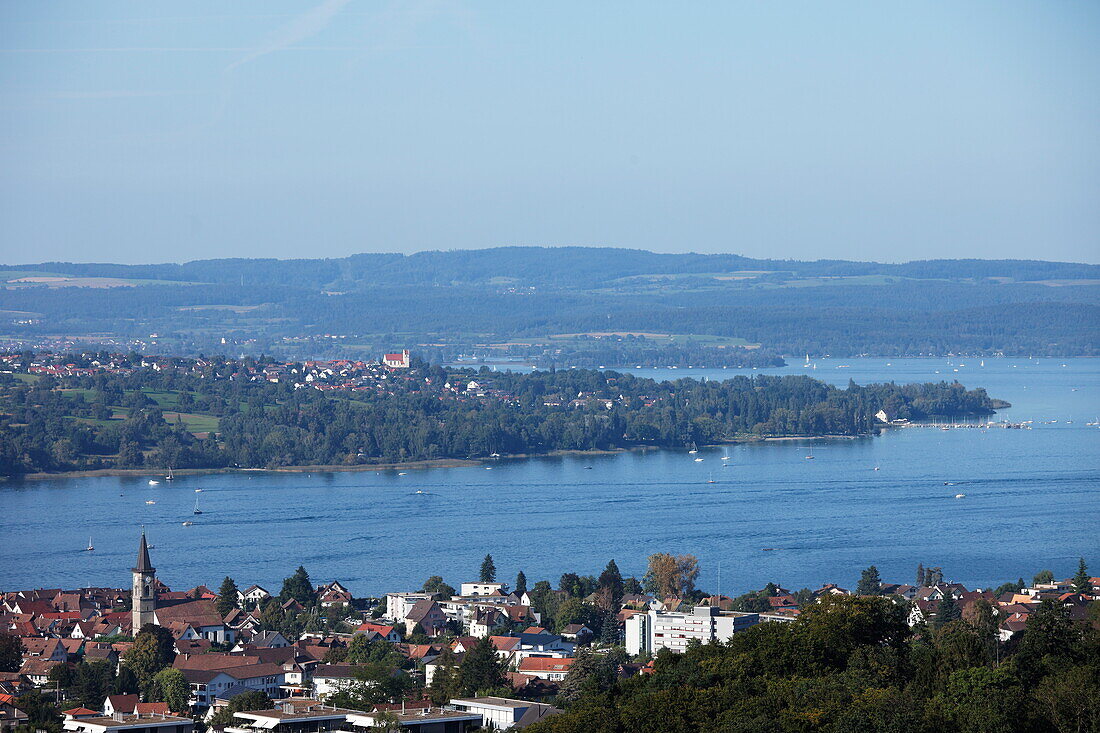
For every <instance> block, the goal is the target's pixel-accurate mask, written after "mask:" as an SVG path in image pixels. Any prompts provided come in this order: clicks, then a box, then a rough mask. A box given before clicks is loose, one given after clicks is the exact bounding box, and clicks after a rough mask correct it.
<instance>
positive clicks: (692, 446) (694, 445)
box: [688, 440, 699, 453]
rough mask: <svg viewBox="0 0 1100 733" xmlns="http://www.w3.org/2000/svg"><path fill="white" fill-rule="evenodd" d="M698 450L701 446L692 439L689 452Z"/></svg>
mask: <svg viewBox="0 0 1100 733" xmlns="http://www.w3.org/2000/svg"><path fill="white" fill-rule="evenodd" d="M698 452H699V446H698V445H696V444H695V441H694V440H693V441H691V450H689V451H688V453H698Z"/></svg>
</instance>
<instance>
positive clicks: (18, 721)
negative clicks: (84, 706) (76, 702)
mask: <svg viewBox="0 0 1100 733" xmlns="http://www.w3.org/2000/svg"><path fill="white" fill-rule="evenodd" d="M92 713H93V714H94V715H98V714H99V713H96V712H94V711H92ZM26 723H27V714H26V713H24V712H23V711H22V710H20V709H19V708H17V707H15V695H9V694H7V693H6V692H4V693H0V733H8V731H13V730H15V729H16V728H18V727H19V726H22V725H26Z"/></svg>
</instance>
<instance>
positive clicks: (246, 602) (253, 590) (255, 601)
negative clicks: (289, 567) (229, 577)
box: [237, 585, 271, 607]
mask: <svg viewBox="0 0 1100 733" xmlns="http://www.w3.org/2000/svg"><path fill="white" fill-rule="evenodd" d="M268 598H271V594H270V593H268V592H267V591H266V590H264V589H263V588H261V587H260V586H258V585H251V586H249V587H248V588H247V589H246V590H243V591H237V600H238V601H239V602H240V604H241V605H242V606H249V607H252V606H258V605H259V604H261V603H263V602H264V601H266V600H267V599H268Z"/></svg>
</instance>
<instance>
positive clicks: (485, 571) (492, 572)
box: [479, 555, 497, 583]
mask: <svg viewBox="0 0 1100 733" xmlns="http://www.w3.org/2000/svg"><path fill="white" fill-rule="evenodd" d="M479 577H480V579H481V582H482V583H494V582H496V579H497V566H496V565H494V564H493V556H492V555H486V556H485V559H484V560H482V561H481V575H480V576H479Z"/></svg>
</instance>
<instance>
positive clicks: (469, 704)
mask: <svg viewBox="0 0 1100 733" xmlns="http://www.w3.org/2000/svg"><path fill="white" fill-rule="evenodd" d="M451 706H452V707H453V708H454V709H455V710H461V711H465V712H470V713H477V714H479V715H480V716H481V719H482V720H483V721H484V722H483V723H482V725H484V726H485V727H486V728H489V727H491V728H493V729H495V730H505V729H510V728H513V727H515V728H518V729H522V728H525V727H527V726H528V725H531V724H532V723H535V722H538V721H539V720H543V719H544V718H547V717H549V716H551V715H556V714H558V713H560V712H561V710H558V709H557V708H555V707H553V706H551V705H547V704H546V703H541V702H530V701H528V700H513V699H511V698H507V697H474V698H455V699H454V700H451Z"/></svg>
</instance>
